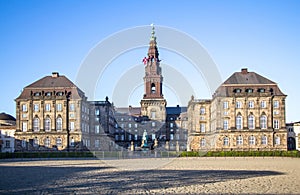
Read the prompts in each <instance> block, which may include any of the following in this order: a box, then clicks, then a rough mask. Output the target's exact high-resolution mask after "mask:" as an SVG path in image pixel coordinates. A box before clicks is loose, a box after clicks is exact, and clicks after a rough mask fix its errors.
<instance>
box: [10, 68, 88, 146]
mask: <svg viewBox="0 0 300 195" xmlns="http://www.w3.org/2000/svg"><path fill="white" fill-rule="evenodd" d="M15 101H16V133H15V138H16V146H15V148H16V151H28V150H29V151H40V150H67V149H70V150H81V149H83V147H82V144H81V143H82V142H81V140H82V131H86V130H87V129H88V128H89V117H88V115H89V113H88V112H89V110H88V107H89V104H88V102H87V98H86V97H85V95H84V93H83V92H82V91H81V90H80V89H79V88H78V87H76V86H75V85H74V84H73V83H72V82H71V81H70V80H69V79H67V78H66V77H65V76H61V75H59V74H58V73H56V72H54V73H53V74H52V76H46V77H44V78H42V79H40V80H38V81H36V82H34V83H32V84H31V85H29V86H27V87H25V88H24V90H23V91H22V93H21V95H20V96H19V97H18V98H17V99H16V100H15Z"/></svg>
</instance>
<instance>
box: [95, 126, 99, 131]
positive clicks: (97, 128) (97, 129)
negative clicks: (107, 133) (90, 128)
mask: <svg viewBox="0 0 300 195" xmlns="http://www.w3.org/2000/svg"><path fill="white" fill-rule="evenodd" d="M95 133H100V126H99V125H95Z"/></svg>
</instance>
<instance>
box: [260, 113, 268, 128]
mask: <svg viewBox="0 0 300 195" xmlns="http://www.w3.org/2000/svg"><path fill="white" fill-rule="evenodd" d="M260 128H261V129H266V128H267V116H266V115H264V114H263V115H261V117H260Z"/></svg>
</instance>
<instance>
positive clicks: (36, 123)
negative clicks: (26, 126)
mask: <svg viewBox="0 0 300 195" xmlns="http://www.w3.org/2000/svg"><path fill="white" fill-rule="evenodd" d="M39 130H40V119H39V118H38V117H35V118H34V119H33V131H39Z"/></svg>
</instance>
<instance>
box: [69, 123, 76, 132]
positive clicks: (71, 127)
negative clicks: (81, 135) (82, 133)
mask: <svg viewBox="0 0 300 195" xmlns="http://www.w3.org/2000/svg"><path fill="white" fill-rule="evenodd" d="M74 130H75V122H74V121H71V122H70V131H74Z"/></svg>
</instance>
